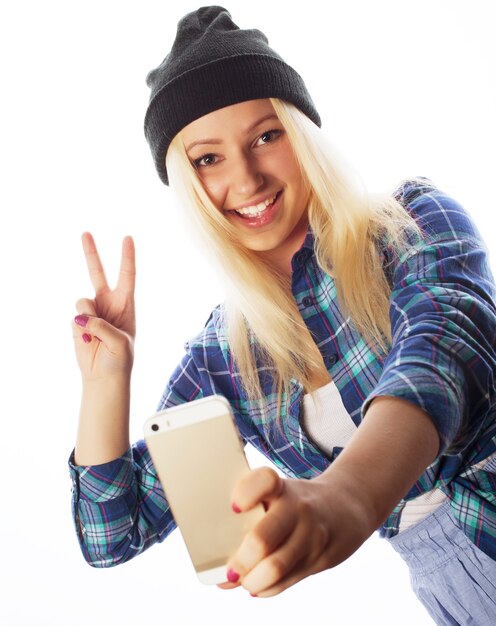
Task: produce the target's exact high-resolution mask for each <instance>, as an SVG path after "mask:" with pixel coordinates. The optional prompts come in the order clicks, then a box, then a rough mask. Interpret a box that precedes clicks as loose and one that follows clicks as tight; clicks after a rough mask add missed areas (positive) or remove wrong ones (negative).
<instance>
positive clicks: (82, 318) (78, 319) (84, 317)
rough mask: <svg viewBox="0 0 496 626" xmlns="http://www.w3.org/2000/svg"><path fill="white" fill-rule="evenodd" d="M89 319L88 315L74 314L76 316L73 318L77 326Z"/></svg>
mask: <svg viewBox="0 0 496 626" xmlns="http://www.w3.org/2000/svg"><path fill="white" fill-rule="evenodd" d="M89 319H90V318H89V316H88V315H76V317H75V318H74V321H75V322H76V324H77V325H78V326H86V324H87V323H88V320H89Z"/></svg>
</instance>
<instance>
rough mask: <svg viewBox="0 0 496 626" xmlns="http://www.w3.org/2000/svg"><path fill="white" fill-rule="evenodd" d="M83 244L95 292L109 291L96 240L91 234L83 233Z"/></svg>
mask: <svg viewBox="0 0 496 626" xmlns="http://www.w3.org/2000/svg"><path fill="white" fill-rule="evenodd" d="M81 241H82V242H83V250H84V255H85V257H86V265H87V266H88V272H89V274H90V279H91V284H92V285H93V287H94V289H95V292H96V293H97V294H98V293H100V292H102V291H104V290H106V289H108V283H107V278H106V277H105V271H104V269H103V265H102V262H101V260H100V256H99V254H98V250H97V249H96V244H95V240H94V239H93V236H92V234H91V233H83V234H82V236H81Z"/></svg>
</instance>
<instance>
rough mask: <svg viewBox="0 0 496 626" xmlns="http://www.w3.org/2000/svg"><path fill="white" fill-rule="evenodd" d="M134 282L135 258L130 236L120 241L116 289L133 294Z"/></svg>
mask: <svg viewBox="0 0 496 626" xmlns="http://www.w3.org/2000/svg"><path fill="white" fill-rule="evenodd" d="M135 283H136V259H135V251H134V242H133V238H132V237H129V236H128V237H124V240H123V241H122V256H121V267H120V270H119V278H118V280H117V289H119V290H120V291H123V292H124V293H127V294H131V295H132V294H134V286H135Z"/></svg>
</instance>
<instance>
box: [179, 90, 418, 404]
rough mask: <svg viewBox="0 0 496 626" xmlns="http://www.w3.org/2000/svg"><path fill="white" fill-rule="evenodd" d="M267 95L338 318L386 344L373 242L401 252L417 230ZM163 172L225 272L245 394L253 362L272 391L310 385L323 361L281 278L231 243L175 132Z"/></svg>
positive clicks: (251, 392)
mask: <svg viewBox="0 0 496 626" xmlns="http://www.w3.org/2000/svg"><path fill="white" fill-rule="evenodd" d="M271 102H272V105H273V107H274V109H275V112H276V114H277V116H278V118H279V120H280V121H281V124H282V125H283V127H284V129H285V131H286V133H287V135H288V138H289V141H290V144H291V146H292V149H293V152H294V154H295V157H296V159H297V161H298V163H299V166H300V169H301V171H302V175H303V177H304V180H305V181H306V183H307V184H308V186H309V189H310V200H309V204H308V219H309V223H310V226H311V229H312V231H313V234H314V237H315V254H316V258H317V262H318V263H319V265H320V267H321V268H322V269H323V271H324V272H326V273H327V274H329V275H330V276H332V277H333V278H334V280H335V284H336V290H337V295H338V302H339V306H340V309H341V311H342V313H343V317H345V318H346V317H347V316H349V317H350V320H351V322H352V323H353V324H354V325H355V328H356V329H357V330H358V332H360V333H361V334H362V336H363V337H364V339H365V341H367V342H368V343H369V345H370V346H371V347H372V349H374V350H377V349H378V348H380V349H382V350H387V349H388V347H389V346H390V342H391V329H390V322H389V297H390V287H389V284H388V281H387V278H386V275H385V273H384V267H383V259H381V256H380V250H381V249H382V248H384V247H387V248H388V250H389V251H392V252H393V253H394V254H401V253H402V252H404V251H406V250H407V248H408V247H409V244H408V241H409V237H408V235H409V234H412V233H413V234H414V235H417V236H418V235H420V231H419V229H418V227H417V225H416V223H415V221H414V220H413V219H412V218H411V217H410V216H409V214H408V213H407V211H406V210H405V209H404V207H403V206H402V205H401V204H400V203H399V202H398V201H397V200H396V199H395V198H394V197H393V196H392V195H390V194H380V195H377V194H368V193H367V192H366V190H365V186H364V184H363V181H362V180H361V179H360V178H359V177H358V175H357V174H356V173H355V172H354V171H353V170H352V168H350V167H349V166H348V165H347V164H345V162H344V159H342V157H340V156H339V155H338V154H337V153H336V151H335V149H334V148H333V146H332V145H331V144H330V143H329V141H328V140H327V139H326V137H325V135H324V134H323V133H322V131H321V130H320V129H319V128H318V127H317V126H316V125H315V124H314V123H313V122H312V121H311V120H309V119H308V118H307V117H306V116H305V115H304V114H303V113H302V112H301V111H300V110H299V109H297V108H296V107H294V106H293V105H291V104H288V103H286V102H282V101H280V100H277V99H271ZM167 171H168V174H169V178H170V180H171V186H172V188H173V189H175V191H176V193H177V194H178V196H179V199H180V201H181V204H182V205H184V208H185V210H188V213H189V217H190V218H191V223H192V224H194V226H195V231H196V235H197V236H198V237H199V238H200V241H201V242H202V243H203V244H204V245H205V249H206V250H208V251H210V252H213V260H214V263H215V264H216V266H217V267H218V269H219V271H220V273H221V275H222V276H223V278H224V280H225V284H226V290H227V300H226V303H225V305H224V309H223V311H224V315H225V323H226V327H227V337H228V344H229V349H230V351H231V354H232V356H233V358H234V361H235V364H236V367H237V370H238V371H239V373H240V375H241V379H242V382H243V385H244V388H245V391H246V393H247V396H248V398H249V399H250V400H251V401H253V402H260V400H261V399H262V398H263V394H262V392H261V387H260V380H259V377H258V371H257V366H258V367H260V365H262V367H264V366H265V367H266V368H270V369H273V371H274V386H275V388H276V387H277V389H278V391H279V394H280V392H282V391H288V388H289V383H290V380H291V379H292V378H295V379H297V380H298V381H300V382H301V383H302V384H303V386H304V387H307V386H309V385H310V379H311V375H312V372H319V371H322V368H323V367H324V366H323V362H322V357H321V355H320V353H319V351H318V348H317V346H316V344H315V342H314V340H313V339H312V337H311V335H310V333H309V331H308V329H307V327H306V325H305V323H304V321H303V319H302V317H301V314H300V312H299V310H298V307H297V305H296V302H295V300H294V297H293V295H292V293H291V279H290V277H289V276H287V275H285V274H283V273H282V272H281V271H280V270H278V269H277V268H276V267H274V266H272V265H271V264H270V263H269V262H268V261H266V260H264V259H262V258H261V257H260V256H259V255H257V253H256V252H254V251H251V250H249V249H247V248H246V247H244V246H243V245H241V244H240V243H239V242H238V240H237V237H236V229H235V228H234V227H233V226H232V225H231V223H230V222H229V221H228V220H227V219H226V218H225V217H224V216H223V214H222V213H221V212H220V211H219V210H218V209H217V208H216V207H215V206H214V204H213V203H212V201H211V200H210V198H209V197H208V195H207V193H206V191H205V189H204V188H203V185H202V183H201V181H200V179H199V177H198V175H197V173H196V169H195V168H194V166H193V165H192V164H191V163H190V161H189V159H188V156H187V154H186V151H185V148H184V145H183V142H182V140H181V138H180V135H177V136H176V137H175V138H174V140H173V141H172V143H171V145H170V147H169V150H168V154H167ZM255 345H256V347H257V362H256V360H255V353H254V348H255ZM260 359H261V360H262V363H260Z"/></svg>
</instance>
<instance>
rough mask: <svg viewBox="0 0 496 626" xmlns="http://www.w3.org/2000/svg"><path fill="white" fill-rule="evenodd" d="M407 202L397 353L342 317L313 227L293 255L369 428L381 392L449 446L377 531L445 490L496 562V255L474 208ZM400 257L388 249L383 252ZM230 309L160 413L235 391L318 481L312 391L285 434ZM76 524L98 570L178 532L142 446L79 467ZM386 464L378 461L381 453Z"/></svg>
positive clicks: (338, 378) (273, 453) (395, 318)
mask: <svg viewBox="0 0 496 626" xmlns="http://www.w3.org/2000/svg"><path fill="white" fill-rule="evenodd" d="M395 196H396V197H397V198H398V199H399V200H400V201H401V202H402V203H403V204H404V206H405V207H406V208H407V210H408V211H409V212H410V213H411V214H412V215H413V216H414V217H415V219H416V220H417V221H418V223H419V224H420V226H421V228H422V230H423V232H424V235H425V238H424V239H425V240H424V241H423V242H422V244H421V245H419V244H418V243H417V244H416V245H413V244H412V247H411V248H410V250H409V251H408V252H407V253H406V254H405V255H404V256H403V257H401V258H399V259H396V261H395V262H394V264H393V265H390V267H389V274H388V276H389V280H390V283H391V287H392V293H391V306H390V320H391V329H392V337H393V341H392V345H391V348H390V350H389V351H388V352H387V353H384V352H381V351H377V350H376V351H374V350H372V347H371V346H370V345H367V343H365V342H364V340H363V338H362V337H361V336H360V335H359V334H358V333H357V332H356V330H355V329H354V328H353V326H352V324H351V323H350V321H349V319H346V318H344V317H343V316H342V314H341V312H340V310H339V307H338V304H337V295H336V288H335V284H334V280H333V279H332V278H331V277H329V276H328V275H326V274H325V273H324V272H323V271H322V270H321V269H320V268H319V266H318V265H317V262H316V259H315V256H314V250H313V236H312V233H311V232H310V231H309V233H308V234H307V237H306V239H305V241H304V243H303V246H302V247H301V249H300V250H299V251H298V252H297V253H296V254H295V255H294V257H293V260H292V266H293V276H292V289H293V294H294V298H295V300H296V302H297V304H298V307H299V309H300V312H301V315H302V317H303V319H304V320H305V323H306V324H307V326H308V328H309V330H310V332H311V334H312V335H313V336H314V337H315V339H316V342H317V345H318V347H319V349H320V352H321V354H322V357H323V359H324V363H325V365H326V367H327V369H328V371H329V374H330V375H331V376H332V378H333V380H334V382H335V384H336V386H337V388H338V389H339V392H340V394H341V397H342V400H343V403H344V405H345V407H346V409H347V410H348V413H349V414H350V416H351V418H352V419H353V421H354V422H355V424H356V425H358V424H359V423H360V422H361V420H362V419H363V417H364V415H365V413H366V411H367V408H368V406H369V405H370V402H371V401H372V400H373V398H375V397H377V396H381V395H389V396H397V397H399V398H404V399H406V400H409V401H410V402H413V403H414V404H417V405H418V406H420V407H421V408H422V409H424V410H425V411H426V412H427V413H428V414H429V415H430V416H431V418H432V419H433V421H434V423H435V424H436V426H437V428H438V431H439V434H440V438H441V449H440V454H439V456H438V458H437V459H436V460H435V462H434V463H433V464H432V465H431V466H429V467H428V468H427V470H426V471H425V472H424V473H423V475H422V476H421V477H420V479H419V480H418V481H417V482H416V483H415V484H414V485H413V486H412V488H411V489H410V491H409V493H408V494H407V495H406V496H405V498H404V499H402V500H401V501H400V502H399V503H398V505H397V506H396V507H395V508H394V510H393V511H392V512H391V514H390V516H389V518H388V519H387V520H386V522H385V523H384V524H383V526H382V527H381V528H380V529H379V532H380V534H381V535H382V536H385V537H391V536H394V535H395V534H397V532H398V527H399V523H400V519H401V513H402V510H403V507H404V506H405V503H406V502H407V501H408V500H411V499H412V498H415V497H416V496H418V495H420V494H422V493H425V492H426V491H429V490H431V489H433V488H439V489H441V490H442V491H443V492H444V493H445V494H446V495H447V496H448V497H449V500H450V502H451V505H452V510H453V513H454V515H455V517H456V518H457V520H458V522H459V523H460V525H461V527H462V528H463V530H464V531H465V533H466V534H467V535H468V537H469V538H470V539H471V540H472V541H473V542H474V543H475V544H476V545H477V546H478V547H479V548H480V549H482V550H483V551H484V552H485V553H487V554H488V555H490V556H491V557H492V558H494V559H496V495H495V494H496V474H494V473H493V472H494V470H493V472H491V471H488V470H484V469H483V467H481V461H484V459H487V458H488V457H491V456H492V455H494V454H495V452H496V406H495V405H496V393H495V372H496V305H495V301H496V287H495V283H494V279H493V276H492V274H491V271H490V268H489V263H488V256H487V249H486V247H485V245H484V243H483V241H482V238H481V236H480V234H479V232H478V231H477V228H476V227H475V225H474V223H473V222H472V220H471V218H470V217H469V215H468V214H467V212H466V211H465V210H464V208H463V207H462V206H461V205H460V204H459V203H457V202H456V201H455V200H453V199H452V198H450V197H448V196H447V195H446V194H445V193H443V192H442V191H441V190H439V189H438V188H436V187H435V185H434V184H433V183H432V182H431V181H430V180H429V179H422V181H421V182H419V180H417V181H404V182H403V183H402V184H401V185H400V186H399V187H398V189H397V190H396V192H395ZM383 258H384V261H385V262H387V261H388V252H387V249H384V251H383ZM221 313H222V309H221V307H218V308H216V309H215V310H214V311H213V313H212V315H211V316H210V318H209V320H208V322H207V324H206V326H205V328H204V329H203V331H202V332H201V333H200V334H199V335H198V336H197V337H196V338H195V339H193V340H191V341H189V342H188V343H187V344H186V346H185V347H186V354H185V356H184V358H183V360H182V361H181V363H180V364H179V366H178V367H177V369H176V370H175V371H174V373H173V374H172V376H171V378H170V380H169V383H168V385H167V386H166V389H165V392H164V394H163V396H162V398H161V401H160V403H159V406H158V409H163V408H166V407H169V406H173V405H177V404H180V403H183V402H188V401H191V400H195V399H198V398H201V397H203V396H208V395H211V394H220V395H223V396H225V397H226V398H227V399H228V400H229V402H230V403H231V406H232V408H233V411H234V415H235V417H236V422H237V425H238V429H239V431H240V434H241V435H242V437H243V438H244V440H245V441H246V442H247V443H251V444H252V445H254V446H255V447H256V448H257V449H258V450H260V451H261V452H262V453H263V454H264V455H265V456H266V457H267V458H268V459H270V460H271V461H272V462H273V463H274V464H275V465H276V466H277V467H278V468H280V469H281V470H282V471H283V472H284V473H285V474H286V475H287V476H289V477H293V478H303V479H310V478H312V477H314V476H317V475H319V474H320V473H321V472H323V471H324V470H325V469H326V468H327V467H328V466H329V465H330V463H332V461H333V460H334V458H335V457H336V456H337V455H338V454H339V452H340V450H341V449H340V448H334V449H333V451H332V455H331V456H330V457H329V456H327V455H326V454H325V453H324V452H322V451H321V450H320V449H318V448H317V447H316V446H315V444H314V443H313V442H312V441H311V440H310V439H309V437H308V436H307V434H306V432H305V430H304V429H303V428H302V426H301V424H300V407H301V401H302V397H303V389H302V386H301V384H300V383H299V382H298V381H297V380H293V381H291V387H290V390H289V393H288V394H286V395H284V396H283V398H282V405H281V417H282V429H280V428H278V427H276V425H275V414H276V407H277V397H276V395H275V394H274V393H273V392H272V379H271V375H270V372H269V371H267V370H265V369H264V370H262V369H261V370H259V372H260V380H261V383H262V389H263V391H264V394H265V397H264V402H265V403H266V406H267V407H268V414H269V415H273V416H274V419H272V422H270V421H269V423H268V425H267V424H266V427H265V428H264V425H263V420H262V413H261V409H260V405H259V404H258V405H255V404H251V403H250V402H248V401H247V399H246V397H245V395H244V393H243V392H242V389H241V385H240V380H239V375H238V373H237V372H236V369H235V367H234V365H233V362H232V358H231V355H230V352H229V349H228V343H227V337H226V333H225V328H224V326H223V324H222V314H221ZM73 461H74V458H73V455H72V456H71V458H70V461H69V467H70V472H71V476H72V485H73V490H72V494H73V498H72V502H73V516H74V521H75V526H76V531H77V534H78V538H79V542H80V546H81V549H82V551H83V554H84V557H85V558H86V560H87V561H88V562H89V563H91V564H92V565H94V566H96V567H108V566H111V565H115V564H117V563H120V562H123V561H126V560H128V559H130V558H132V557H134V556H136V555H137V554H139V553H140V552H142V551H143V550H145V549H146V548H148V547H149V546H150V545H152V544H153V543H155V542H160V541H162V540H163V539H165V537H166V536H167V535H168V534H169V532H171V531H172V530H173V529H174V528H175V521H174V519H173V517H172V514H171V512H170V509H169V507H168V504H167V500H166V498H165V495H164V493H163V490H162V487H161V485H160V482H159V480H158V478H157V475H156V473H155V470H154V467H153V464H152V461H151V459H150V455H149V453H148V450H147V447H146V445H145V442H144V441H143V440H141V441H138V442H137V443H135V444H134V445H133V446H132V448H131V449H130V450H128V451H127V452H126V453H125V454H124V455H123V456H122V457H121V458H119V459H116V460H114V461H111V462H109V463H105V464H102V465H97V466H91V467H84V466H75V465H74V463H73ZM378 462H380V459H378Z"/></svg>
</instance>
